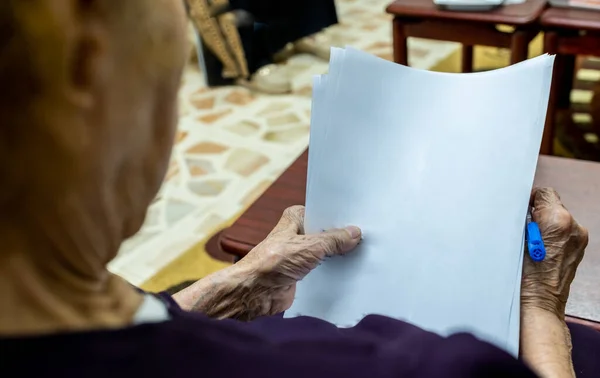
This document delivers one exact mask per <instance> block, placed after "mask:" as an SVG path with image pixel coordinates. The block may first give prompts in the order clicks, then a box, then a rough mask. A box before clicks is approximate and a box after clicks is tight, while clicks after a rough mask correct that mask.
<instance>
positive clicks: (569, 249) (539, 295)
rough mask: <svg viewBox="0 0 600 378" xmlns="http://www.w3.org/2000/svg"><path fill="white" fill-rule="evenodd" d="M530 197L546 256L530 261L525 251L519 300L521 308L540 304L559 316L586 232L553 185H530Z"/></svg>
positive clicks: (580, 257) (578, 259) (567, 295)
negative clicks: (531, 190) (563, 202)
mask: <svg viewBox="0 0 600 378" xmlns="http://www.w3.org/2000/svg"><path fill="white" fill-rule="evenodd" d="M531 198H532V199H531V205H532V206H533V208H534V211H533V214H532V215H533V220H534V221H536V222H537V223H538V225H539V227H540V231H541V233H542V238H543V240H544V245H545V247H546V258H545V259H544V260H543V261H540V262H534V261H532V260H531V259H530V258H529V256H528V255H527V254H525V259H524V262H523V281H522V291H521V304H522V307H523V309H524V310H526V309H527V308H541V309H544V310H547V311H551V312H553V313H555V314H556V315H558V316H559V317H560V318H561V319H562V318H564V315H565V307H566V304H567V299H568V297H569V289H570V286H571V282H573V278H575V272H576V271H577V266H578V265H579V263H580V262H581V260H582V259H583V254H584V250H585V247H586V246H587V243H588V232H587V230H586V229H585V228H583V227H581V226H580V225H579V224H578V223H577V222H576V221H575V219H573V217H572V216H571V214H570V213H569V211H568V210H567V209H566V208H565V207H564V206H563V204H562V202H561V201H560V197H559V196H558V194H557V193H556V192H555V191H554V190H553V189H550V188H543V189H534V191H533V192H532V196H531Z"/></svg>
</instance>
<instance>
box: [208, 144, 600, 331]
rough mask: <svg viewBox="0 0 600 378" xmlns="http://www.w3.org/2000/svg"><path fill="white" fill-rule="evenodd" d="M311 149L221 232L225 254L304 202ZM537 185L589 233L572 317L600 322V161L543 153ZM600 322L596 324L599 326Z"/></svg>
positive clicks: (259, 236)
mask: <svg viewBox="0 0 600 378" xmlns="http://www.w3.org/2000/svg"><path fill="white" fill-rule="evenodd" d="M307 157H308V154H307V152H304V153H303V154H302V155H301V156H300V157H299V158H298V160H296V162H294V163H293V164H292V165H291V166H290V167H289V168H288V170H287V171H285V173H283V175H282V176H281V177H280V178H279V179H278V180H277V181H276V182H275V183H274V184H273V185H272V186H271V187H270V188H269V189H267V191H266V192H265V193H264V194H263V195H262V196H261V197H260V198H259V199H258V200H257V201H256V202H255V203H254V204H253V205H252V206H251V207H250V208H249V209H248V211H246V212H245V213H244V214H243V215H242V216H241V218H239V219H238V220H237V221H236V222H235V223H234V224H233V225H232V226H231V227H230V228H228V229H226V230H224V231H223V233H222V235H221V240H220V243H221V247H222V248H223V250H224V251H225V252H228V253H231V254H234V255H237V256H239V257H243V256H245V255H246V254H247V253H248V252H249V251H250V250H251V249H252V248H254V247H255V246H256V245H257V244H258V243H260V242H261V241H262V240H263V239H264V238H265V237H266V236H267V235H268V234H269V232H270V231H271V229H272V228H273V227H274V226H275V224H276V223H277V221H278V220H279V218H280V216H281V213H282V212H283V210H285V208H287V207H289V206H292V205H299V204H300V205H301V204H304V193H305V188H306V168H307V165H308V164H307ZM535 184H536V185H537V186H551V187H554V188H555V189H556V190H557V191H558V192H559V193H560V194H561V197H562V199H563V202H564V203H565V206H566V207H567V208H568V209H569V210H570V211H571V213H572V214H573V216H574V217H575V218H576V219H577V220H578V221H579V222H580V223H581V224H582V225H584V226H585V227H587V228H588V230H589V232H590V235H591V236H590V242H589V246H588V249H587V252H586V256H585V258H584V260H583V262H582V263H581V266H580V267H579V270H578V272H577V277H576V278H575V282H574V283H573V287H572V289H571V295H570V299H569V306H568V313H569V315H571V316H573V317H575V318H579V319H580V322H583V323H587V324H588V325H594V324H592V323H590V322H600V289H599V288H600V163H592V162H586V161H579V160H571V159H563V158H558V157H551V156H540V159H539V163H538V168H537V173H536V177H535ZM596 326H597V325H596Z"/></svg>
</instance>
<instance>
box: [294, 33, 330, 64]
mask: <svg viewBox="0 0 600 378" xmlns="http://www.w3.org/2000/svg"><path fill="white" fill-rule="evenodd" d="M332 45H333V44H332V42H331V39H330V38H329V36H327V35H326V34H324V33H318V34H313V35H311V36H308V37H304V38H302V39H299V40H298V41H296V42H294V50H295V51H296V52H297V53H301V54H310V55H314V56H316V57H318V58H321V59H323V60H325V61H328V62H329V57H330V55H331V46H332Z"/></svg>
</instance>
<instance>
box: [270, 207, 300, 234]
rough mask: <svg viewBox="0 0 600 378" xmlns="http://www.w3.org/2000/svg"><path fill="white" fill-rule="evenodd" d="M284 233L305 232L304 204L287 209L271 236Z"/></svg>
mask: <svg viewBox="0 0 600 378" xmlns="http://www.w3.org/2000/svg"><path fill="white" fill-rule="evenodd" d="M282 233H285V234H290V235H298V234H303V233H304V206H292V207H288V208H287V209H285V210H284V212H283V215H282V216H281V218H280V219H279V222H278V223H277V225H276V226H275V228H273V230H272V231H271V233H270V234H269V236H272V235H275V234H282Z"/></svg>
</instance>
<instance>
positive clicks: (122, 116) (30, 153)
mask: <svg viewBox="0 0 600 378" xmlns="http://www.w3.org/2000/svg"><path fill="white" fill-rule="evenodd" d="M185 25H186V24H185V14H184V10H183V4H182V3H181V2H178V1H171V0H152V1H149V0H125V1H124V0H2V1H0V83H2V91H1V92H0V182H1V184H0V235H6V234H7V232H9V233H11V234H14V233H15V232H17V233H20V234H23V235H28V237H30V238H31V236H32V235H34V234H35V235H37V236H36V237H35V239H38V238H40V239H41V238H44V239H46V240H45V241H46V242H48V241H50V242H51V243H52V244H54V248H56V249H57V250H65V249H74V250H83V249H92V250H93V249H101V250H102V251H103V252H101V254H103V256H102V258H101V259H102V260H103V262H106V261H107V260H109V259H110V258H112V255H113V254H114V253H115V252H116V249H117V248H118V245H119V244H120V242H121V241H122V240H123V239H124V238H126V237H128V236H130V235H131V234H133V233H134V232H136V231H137V229H139V227H140V226H141V224H142V221H143V218H144V216H145V211H146V208H147V206H148V204H149V203H150V202H151V200H152V199H153V197H154V195H155V193H156V192H157V190H158V188H159V186H160V184H161V181H162V177H163V175H164V172H165V170H166V166H167V163H168V159H169V154H170V149H171V143H172V136H173V133H174V129H175V125H176V97H177V90H178V86H179V82H180V75H181V70H182V67H183V63H184V58H185V56H186V53H187V51H186V50H187V48H186V47H187V46H186V42H185V35H186V34H185V33H186V31H185ZM7 230H8V231H7ZM38 236H39V237H38ZM99 253H100V252H99Z"/></svg>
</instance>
